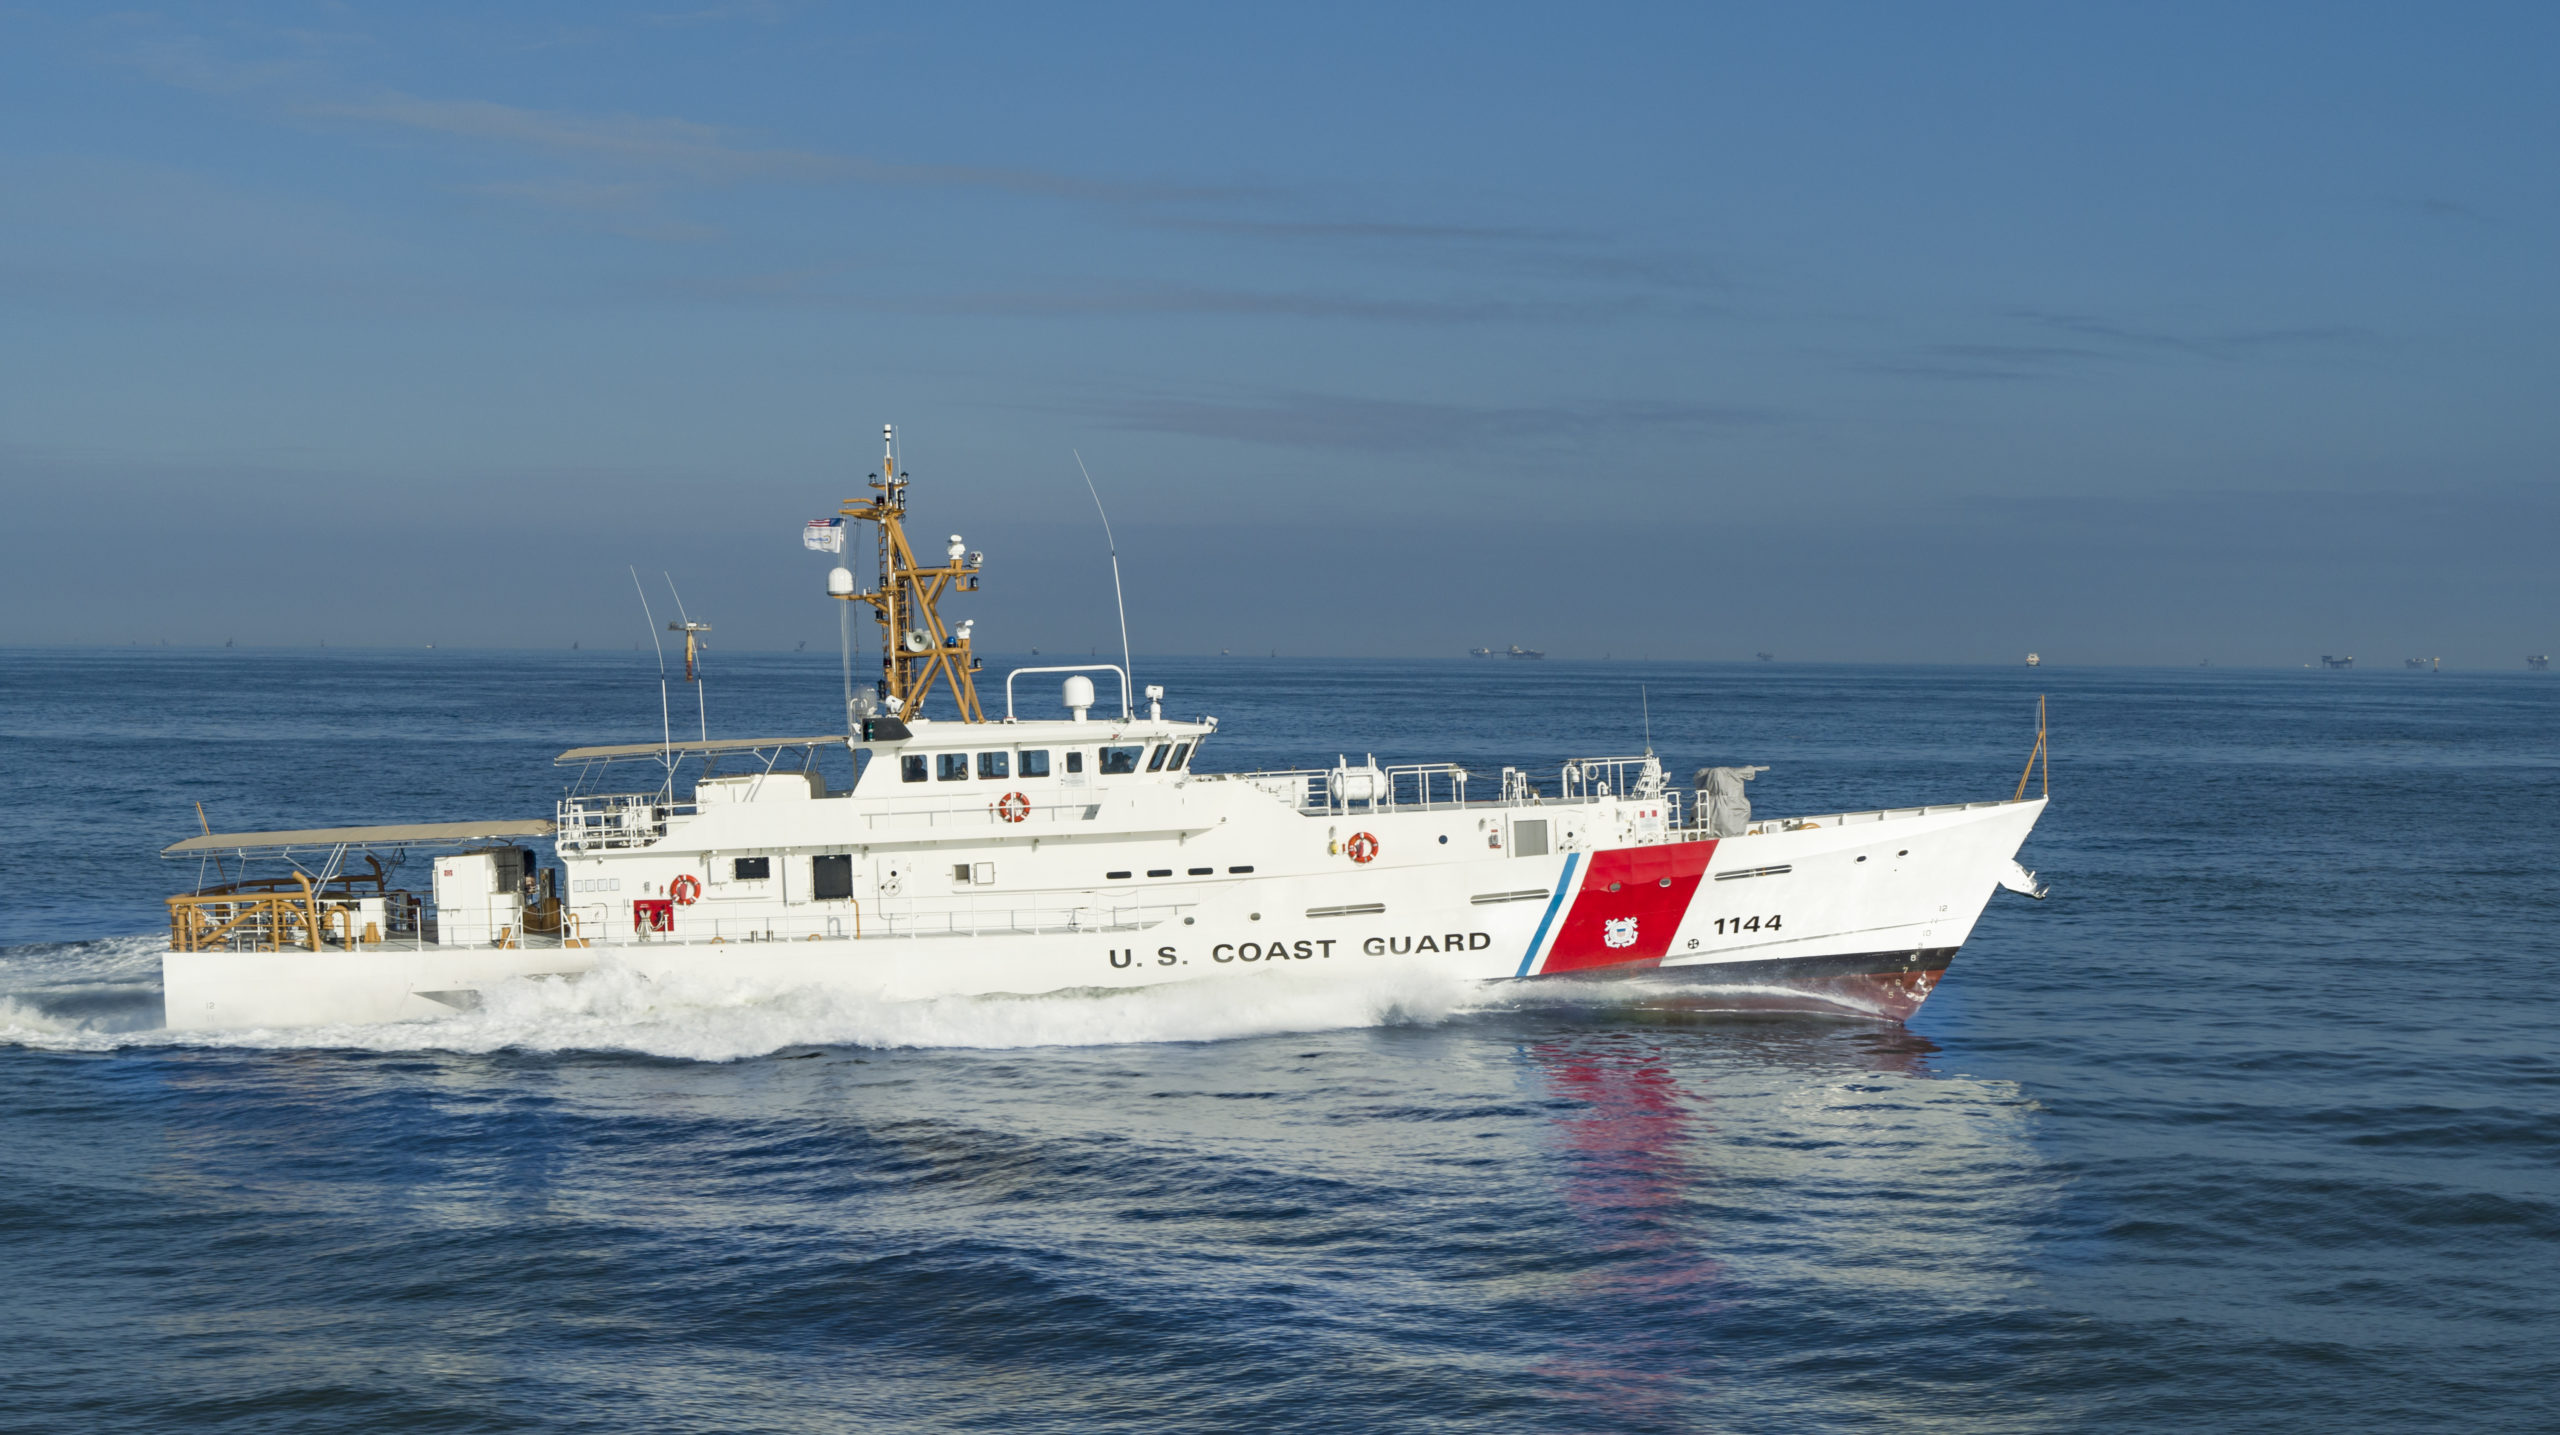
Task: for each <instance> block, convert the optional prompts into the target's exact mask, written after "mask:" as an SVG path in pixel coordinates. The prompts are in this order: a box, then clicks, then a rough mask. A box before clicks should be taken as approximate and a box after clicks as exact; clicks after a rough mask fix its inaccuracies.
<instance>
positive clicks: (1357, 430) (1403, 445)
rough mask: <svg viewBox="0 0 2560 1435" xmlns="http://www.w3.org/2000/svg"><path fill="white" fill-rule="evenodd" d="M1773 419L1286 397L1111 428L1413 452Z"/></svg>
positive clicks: (1674, 404)
mask: <svg viewBox="0 0 2560 1435" xmlns="http://www.w3.org/2000/svg"><path fill="white" fill-rule="evenodd" d="M1779 418H1780V414H1779V413H1778V411H1776V410H1774V409H1768V408H1763V407H1758V406H1753V405H1745V404H1713V403H1697V402H1689V401H1681V400H1627V399H1620V400H1608V401H1601V402H1593V403H1582V404H1555V405H1520V406H1488V405H1477V404H1449V403H1428V402H1418V401H1411V400H1400V399H1370V398H1359V397H1354V396H1349V395H1342V394H1307V393H1300V394H1288V395H1283V396H1281V397H1279V398H1275V399H1271V400H1268V401H1265V402H1260V403H1213V402H1206V401H1201V400H1195V399H1176V398H1156V399H1145V400H1139V401H1137V402H1133V403H1128V404H1123V405H1121V406H1120V408H1119V409H1118V411H1117V413H1116V414H1115V416H1114V420H1113V422H1114V425H1115V426H1116V427H1119V428H1123V429H1130V430H1135V431H1139V432H1146V433H1174V434H1186V435H1190V436H1193V437H1200V438H1219V439H1230V440H1233V441H1236V442H1239V443H1256V444H1267V445H1274V446H1279V447H1287V448H1324V449H1353V450H1360V451H1364V452H1387V453H1413V452H1424V451H1451V450H1466V449H1480V448H1487V447H1503V448H1518V447H1520V446H1522V445H1524V444H1555V445H1560V446H1574V447H1585V446H1588V445H1590V444H1592V443H1594V442H1596V441H1599V440H1601V439H1604V438H1606V437H1608V436H1610V435H1613V434H1620V433H1624V432H1627V431H1629V430H1637V431H1644V432H1660V431H1665V430H1672V431H1677V430H1692V431H1698V430H1708V429H1725V428H1733V427H1737V426H1753V425H1761V424H1768V423H1773V422H1776V421H1777V420H1778V419H1779Z"/></svg>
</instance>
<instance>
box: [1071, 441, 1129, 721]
mask: <svg viewBox="0 0 2560 1435" xmlns="http://www.w3.org/2000/svg"><path fill="white" fill-rule="evenodd" d="M1067 452H1069V453H1074V454H1075V456H1076V472H1078V473H1081V474H1083V475H1084V491H1085V492H1087V493H1090V494H1092V495H1093V511H1094V512H1096V513H1101V514H1102V541H1103V543H1104V545H1105V546H1107V547H1109V548H1110V550H1111V601H1112V603H1113V604H1114V605H1116V606H1117V607H1118V608H1119V609H1120V716H1121V718H1122V720H1124V721H1126V720H1128V719H1130V718H1133V717H1135V716H1136V715H1137V714H1136V711H1135V710H1134V709H1132V708H1131V707H1130V706H1129V684H1130V683H1131V682H1133V681H1134V679H1132V678H1131V677H1130V676H1129V670H1130V669H1131V668H1132V667H1135V666H1136V664H1135V663H1134V662H1132V661H1131V660H1130V657H1129V600H1128V599H1126V598H1124V597H1122V596H1121V595H1120V542H1119V540H1118V539H1115V538H1113V537H1112V536H1111V515H1110V514H1108V513H1103V512H1102V491H1101V490H1100V489H1097V488H1095V487H1094V486H1093V474H1092V473H1091V472H1090V471H1089V470H1087V469H1086V468H1085V466H1084V455H1083V454H1080V453H1076V451H1075V450H1074V449H1068V450H1067Z"/></svg>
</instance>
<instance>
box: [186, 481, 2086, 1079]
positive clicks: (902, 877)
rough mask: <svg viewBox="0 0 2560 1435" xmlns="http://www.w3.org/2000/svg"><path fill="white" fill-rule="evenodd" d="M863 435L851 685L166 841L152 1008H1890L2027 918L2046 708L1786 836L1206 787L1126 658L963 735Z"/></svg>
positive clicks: (253, 1011)
mask: <svg viewBox="0 0 2560 1435" xmlns="http://www.w3.org/2000/svg"><path fill="white" fill-rule="evenodd" d="M883 437H884V442H883V457H882V463H881V467H880V470H879V472H878V473H875V474H873V475H871V477H870V479H869V484H870V488H871V492H870V494H869V496H867V497H864V498H859V499H854V500H850V501H848V502H846V503H845V504H843V505H842V507H841V508H840V510H839V514H838V517H837V518H835V519H832V520H820V521H818V522H816V523H813V524H812V525H810V538H809V544H810V546H812V547H825V548H827V549H828V551H841V549H842V546H843V541H844V533H845V528H846V525H847V524H848V523H860V524H868V525H870V527H871V529H872V536H873V539H874V544H875V556H876V566H874V567H873V568H872V570H871V572H870V573H869V574H868V575H865V577H857V575H856V574H855V573H854V572H853V571H852V569H851V568H849V567H838V568H835V569H834V570H833V571H832V572H831V573H830V574H829V575H828V577H827V581H826V594H827V596H828V597H829V598H830V599H832V600H835V601H837V602H841V603H843V604H845V605H847V606H846V608H845V609H843V610H841V611H843V612H845V613H847V614H850V613H851V611H852V605H855V604H862V605H865V606H867V607H868V608H869V610H870V613H871V617H872V619H873V621H874V622H875V624H876V625H877V627H878V629H879V633H880V639H881V641H880V654H881V656H880V663H879V670H878V673H877V676H876V677H874V678H873V679H872V680H871V681H870V682H869V683H867V684H865V685H862V686H860V687H857V686H856V684H855V682H854V679H853V672H852V659H851V644H850V642H849V640H848V642H847V644H846V655H845V665H846V675H845V679H846V683H845V685H846V693H845V709H844V712H843V714H842V716H841V721H840V722H839V723H836V724H833V725H831V726H832V727H833V728H835V729H837V730H830V731H826V732H821V733H816V734H808V735H799V736H784V737H752V738H731V739H714V738H710V737H708V736H707V735H706V736H704V737H703V738H701V739H700V740H695V741H686V742H678V741H674V740H673V736H672V733H668V734H664V735H662V738H661V740H660V741H658V742H654V743H623V744H607V745H599V746H588V747H578V748H572V749H570V750H569V751H567V752H564V753H561V754H560V755H559V757H558V758H557V759H556V761H557V763H558V764H559V765H560V766H561V767H562V768H564V769H565V770H566V771H567V772H568V773H569V775H570V777H571V781H570V782H569V784H568V786H567V790H566V792H565V793H564V795H563V796H562V798H561V799H560V801H559V802H558V804H557V806H556V807H555V808H554V810H553V811H552V812H551V813H550V814H549V815H548V816H539V815H535V816H527V815H521V814H520V815H514V816H505V817H497V818H491V819H485V820H480V821H442V822H430V823H411V824H389V825H382V826H367V827H342V828H320V829H307V830H298V831H288V832H263V833H233V834H213V833H209V832H208V833H204V834H201V835H198V836H195V837H191V838H188V839H186V840H184V841H181V842H178V843H176V844H174V845H172V846H171V847H169V848H167V849H166V851H165V854H164V855H167V856H170V857H173V858H188V859H193V860H195V861H196V862H197V863H198V864H199V873H200V875H199V880H198V882H197V884H196V886H195V888H194V889H193V890H191V891H189V892H186V893H183V894H181V895H179V896H175V897H172V898H170V899H169V911H170V949H169V951H168V953H167V955H166V956H165V957H164V959H163V969H164V976H165V990H166V993H167V1003H168V1020H169V1024H170V1025H171V1026H175V1027H192V1028H239V1027H267V1026H294V1025H315V1024H328V1023H341V1022H377V1021H395V1020H406V1019H415V1018H432V1017H438V1016H450V1015H452V1014H454V1013H455V1012H458V1011H464V1010H469V1009H471V1008H472V1007H474V1006H476V1005H477V1004H478V1003H479V1001H480V999H481V996H482V993H484V992H485V991H486V990H487V989H488V988H489V987H490V986H491V985H493V984H495V983H501V982H509V981H521V980H525V979H529V978H560V979H571V980H574V979H576V978H579V977H581V976H584V975H586V974H588V973H590V972H593V971H595V970H597V969H598V968H600V967H605V966H612V967H616V968H621V969H627V970H630V971H634V972H637V973H638V974H640V975H642V976H644V977H649V978H652V979H679V978H705V979H712V980H737V981H741V982H752V983H753V984H754V985H755V986H756V987H757V988H758V989H762V990H772V989H775V988H777V987H792V986H802V987H828V988H836V989H842V990H846V991H851V992H858V993H861V994H865V995H869V996H876V997H881V998H887V999H893V1000H895V999H911V998H926V997H935V996H946V995H959V994H992V993H1019V994H1034V993H1043V992H1056V991H1065V990H1077V989H1094V988H1100V989H1113V988H1128V987H1139V986H1151V985H1157V984H1162V983H1170V982H1202V983H1230V984H1232V983H1252V982H1259V983H1264V984H1270V983H1287V982H1302V981H1322V980H1326V979H1328V977H1329V976H1330V975H1331V974H1337V973H1339V974H1355V975H1356V974H1359V973H1363V972H1368V971H1376V970H1383V969H1388V968H1398V969H1413V968H1420V969H1424V970H1427V971H1430V972H1434V973H1438V974H1441V975H1444V976H1447V977H1451V978H1456V979H1465V980H1477V981H1485V982H1552V981H1563V980H1576V981H1634V982H1641V983H1643V984H1644V985H1645V994H1646V996H1647V997H1648V999H1651V998H1656V997H1658V998H1659V999H1662V1000H1666V1001H1689V1002H1697V1003H1703V1004H1710V1005H1719V1006H1736V1005H1739V1006H1770V1007H1795V1008H1812V1009H1820V1010H1828V1011H1836V1012H1845V1013H1851V1014H1857V1015H1864V1016H1871V1017H1879V1018H1885V1019H1892V1020H1900V1019H1902V1018H1905V1017H1908V1016H1909V1015H1910V1014H1911V1013H1912V1012H1913V1011H1915V1010H1917V1009H1918V1007H1919V1005H1920V1004H1921V1002H1922V1001H1923V1000H1925V999H1926V998H1927V996H1928V995H1929V993H1930V991H1931V990H1933V989H1934V988H1935V987H1936V985H1937V983H1938V982H1939V980H1940V979H1941V978H1942V977H1943V976H1944V974H1945V972H1946V970H1947V968H1948V964H1949V962H1950V961H1951V960H1952V958H1953V957H1954V955H1955V953H1956V950H1957V949H1958V948H1959V947H1961V946H1962V945H1963V943H1964V941H1965V939H1966V938H1967V937H1968V936H1969V935H1970V934H1971V932H1972V930H1973V927H1974V923H1975V921H1976V920H1977V919H1978V918H1979V916H1980V915H1981V913H1982V910H1983V908H1984V906H1985V905H1986V904H1987V903H1988V902H1989V900H1990V898H1991V896H1992V894H1993V893H1994V892H1995V891H1998V890H2000V889H2002V888H2004V887H2005V888H2007V889H2009V890H2012V891H2016V892H2020V893H2023V894H2025V895H2029V896H2041V895H2042V892H2041V889H2039V888H2038V887H2037V886H2036V885H2035V882H2034V878H2033V876H2032V874H2030V873H2028V872H2026V871H2025V870H2024V869H2023V868H2021V867H2020V866H2019V865H2018V863H2017V861H2016V860H2015V859H2016V854H2017V852H2018V850H2019V848H2020V846H2021V845H2022V844H2023V843H2024V842H2025V840H2026V837H2027V835H2028V833H2029V832H2030V830H2031V829H2032V828H2033V827H2034V825H2035V822H2036V819H2037V818H2038V817H2039V816H2040V815H2041V814H2042V812H2043V810H2044V806H2045V803H2046V800H2047V799H2046V796H2045V795H2044V793H2043V792H2042V791H2041V790H2040V791H2039V792H2038V794H2037V795H2035V796H2033V797H2030V796H2028V795H2027V788H2028V786H2029V783H2030V779H2039V780H2040V768H2041V763H2042V759H2043V752H2044V746H2043V734H2042V721H2041V710H2040V711H2039V722H2038V734H2037V740H2036V746H2035V749H2034V751H2033V752H2032V754H2031V755H2030V757H2029V759H2028V772H2027V774H2025V775H2023V776H2022V777H2021V779H2020V782H2019V785H2018V789H2017V791H2016V792H2015V793H2014V794H2012V796H2010V797H2009V798H2005V799H1991V800H1977V801H1955V802H1948V803H1942V804H1932V805H1929V806H1922V807H1906V808H1895V809H1889V810H1888V809H1878V810H1872V811H1863V812H1842V813H1830V814H1818V815H1812V816H1796V817H1785V818H1767V817H1758V816H1755V815H1753V813H1752V810H1751V803H1750V800H1749V797H1748V795H1747V792H1746V788H1745V784H1746V783H1747V782H1749V781H1750V779H1751V778H1752V777H1753V776H1755V775H1756V774H1757V773H1759V772H1760V771H1762V770H1763V769H1760V768H1756V767H1754V768H1741V767H1719V768H1706V769H1701V770H1700V771H1699V772H1698V773H1697V775H1696V779H1695V781H1694V782H1693V784H1692V785H1691V786H1690V787H1688V788H1682V787H1679V786H1676V785H1675V784H1674V783H1673V782H1672V781H1671V780H1670V778H1669V775H1668V774H1667V773H1666V771H1665V769H1664V765H1663V763H1662V762H1661V761H1660V759H1659V758H1657V757H1656V756H1655V755H1654V754H1653V753H1651V752H1646V753H1643V754H1639V755H1635V756H1616V757H1593V758H1586V759H1579V760H1576V761H1573V762H1569V763H1566V764H1565V765H1564V766H1563V767H1562V768H1561V769H1560V770H1558V771H1556V772H1553V773H1544V772H1541V773H1538V774H1534V775H1533V774H1531V773H1529V772H1526V771H1524V770H1520V769H1515V768H1509V767H1506V768H1503V769H1501V770H1500V771H1499V772H1494V773H1476V772H1470V771H1468V770H1467V769H1465V768H1463V767H1459V766H1456V765H1453V764H1447V763H1432V764H1414V765H1388V766H1382V765H1380V764H1379V763H1378V762H1377V761H1376V760H1375V759H1374V758H1372V757H1365V756H1364V757H1362V758H1360V759H1359V760H1356V761H1355V760H1353V759H1352V758H1351V757H1350V756H1349V755H1348V754H1342V755H1337V756H1336V757H1335V759H1334V760H1333V761H1332V763H1331V764H1330V765H1322V766H1313V767H1307V768H1299V769H1290V770H1281V771H1263V772H1228V771H1219V770H1216V766H1215V763H1214V760H1213V754H1214V752H1215V751H1216V746H1217V744H1216V736H1217V732H1218V721H1217V719H1216V718H1214V717H1206V716H1204V717H1200V718H1198V719H1196V720H1181V719H1172V718H1167V717H1166V716H1165V709H1164V697H1165V694H1164V689H1163V688H1162V687H1160V686H1155V685H1148V686H1146V687H1145V688H1144V690H1143V702H1144V708H1143V711H1142V710H1141V709H1140V706H1139V702H1140V696H1141V695H1140V693H1139V692H1138V691H1136V690H1135V689H1134V688H1133V680H1132V676H1131V674H1130V672H1129V665H1128V662H1127V660H1126V657H1125V654H1124V657H1123V660H1122V661H1121V662H1117V663H1111V662H1089V663H1069V664H1049V665H1041V666H1034V667H1026V668H1018V669H1015V670H1013V671H1012V672H1009V673H1007V674H1006V675H1005V677H1004V681H1003V685H1002V687H1001V689H998V690H993V691H994V692H995V694H996V695H997V697H998V700H999V701H1000V703H1001V706H1000V707H999V708H997V709H996V710H994V711H992V712H991V711H989V710H988V707H987V705H986V703H985V701H984V700H983V699H982V697H981V694H980V692H979V678H980V675H981V673H982V671H983V665H982V664H981V662H980V661H979V659H978V658H977V657H976V656H975V653H974V651H973V649H974V636H973V632H974V629H973V624H972V623H971V622H968V621H963V622H961V623H959V624H958V625H957V626H956V627H955V626H951V625H949V624H947V623H946V622H945V620H944V618H943V616H942V612H941V607H942V604H943V603H944V601H945V600H947V599H949V598H950V597H952V596H953V595H955V594H960V593H968V592H974V591H977V589H978V585H979V581H980V578H981V575H982V572H983V568H984V563H985V555H984V554H982V553H978V552H975V551H972V550H970V549H969V548H968V547H967V545H966V543H965V542H964V540H963V539H962V538H961V536H960V535H958V534H953V535H952V536H951V537H950V538H949V540H948V542H947V543H946V544H945V545H944V546H943V547H942V549H941V551H940V553H939V555H938V556H935V555H928V556H927V557H926V558H920V557H919V555H918V554H917V552H916V550H915V548H914V546H913V545H912V544H911V543H910V541H909V539H908V536H907V532H906V516H907V501H908V491H909V483H910V480H909V475H908V474H907V473H906V472H905V470H903V469H902V468H901V467H900V466H899V465H898V462H897V449H896V444H895V442H894V433H893V432H888V431H884V436H883ZM866 578H867V585H866ZM686 626H687V629H688V630H689V629H691V628H692V627H693V626H695V625H693V624H691V621H690V619H688V620H687V624H686ZM847 627H848V630H849V624H848V625H847ZM693 636H694V635H693V633H692V632H691V631H687V640H688V645H689V646H690V644H691V642H692V639H693ZM831 771H832V772H833V773H834V774H836V775H835V776H834V777H831V776H830V772H831ZM546 839H547V841H548V843H549V846H550V856H551V861H550V862H549V863H548V864H546V863H545V862H544V860H543V858H544V854H543V852H542V851H541V849H540V847H539V846H537V845H536V844H538V843H540V842H543V841H544V840H546ZM1242 995H1244V994H1243V993H1241V992H1239V996H1240V997H1241V996H1242Z"/></svg>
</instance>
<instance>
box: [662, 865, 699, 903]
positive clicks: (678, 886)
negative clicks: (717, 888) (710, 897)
mask: <svg viewBox="0 0 2560 1435" xmlns="http://www.w3.org/2000/svg"><path fill="white" fill-rule="evenodd" d="M667 895H668V896H669V897H671V898H674V899H675V904H676V905H677V906H679V907H690V906H692V905H693V903H694V899H695V898H697V897H700V896H701V895H702V879H701V878H699V877H696V876H695V875H693V874H692V873H690V872H687V873H684V874H683V875H681V876H679V877H677V878H676V879H675V880H674V881H672V882H669V883H668V884H667Z"/></svg>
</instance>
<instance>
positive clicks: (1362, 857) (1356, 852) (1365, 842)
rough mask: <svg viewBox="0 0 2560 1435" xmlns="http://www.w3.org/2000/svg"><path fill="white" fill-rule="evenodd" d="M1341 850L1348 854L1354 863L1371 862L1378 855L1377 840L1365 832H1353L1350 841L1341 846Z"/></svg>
mask: <svg viewBox="0 0 2560 1435" xmlns="http://www.w3.org/2000/svg"><path fill="white" fill-rule="evenodd" d="M1342 850H1344V851H1345V852H1348V853H1350V854H1351V860H1352V861H1354V862H1368V861H1372V860H1374V859H1375V858H1376V857H1377V855H1378V839H1377V838H1375V837H1372V836H1370V835H1369V834H1368V833H1366V832H1354V833H1352V834H1351V840H1350V841H1348V842H1345V843H1343V844H1342Z"/></svg>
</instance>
